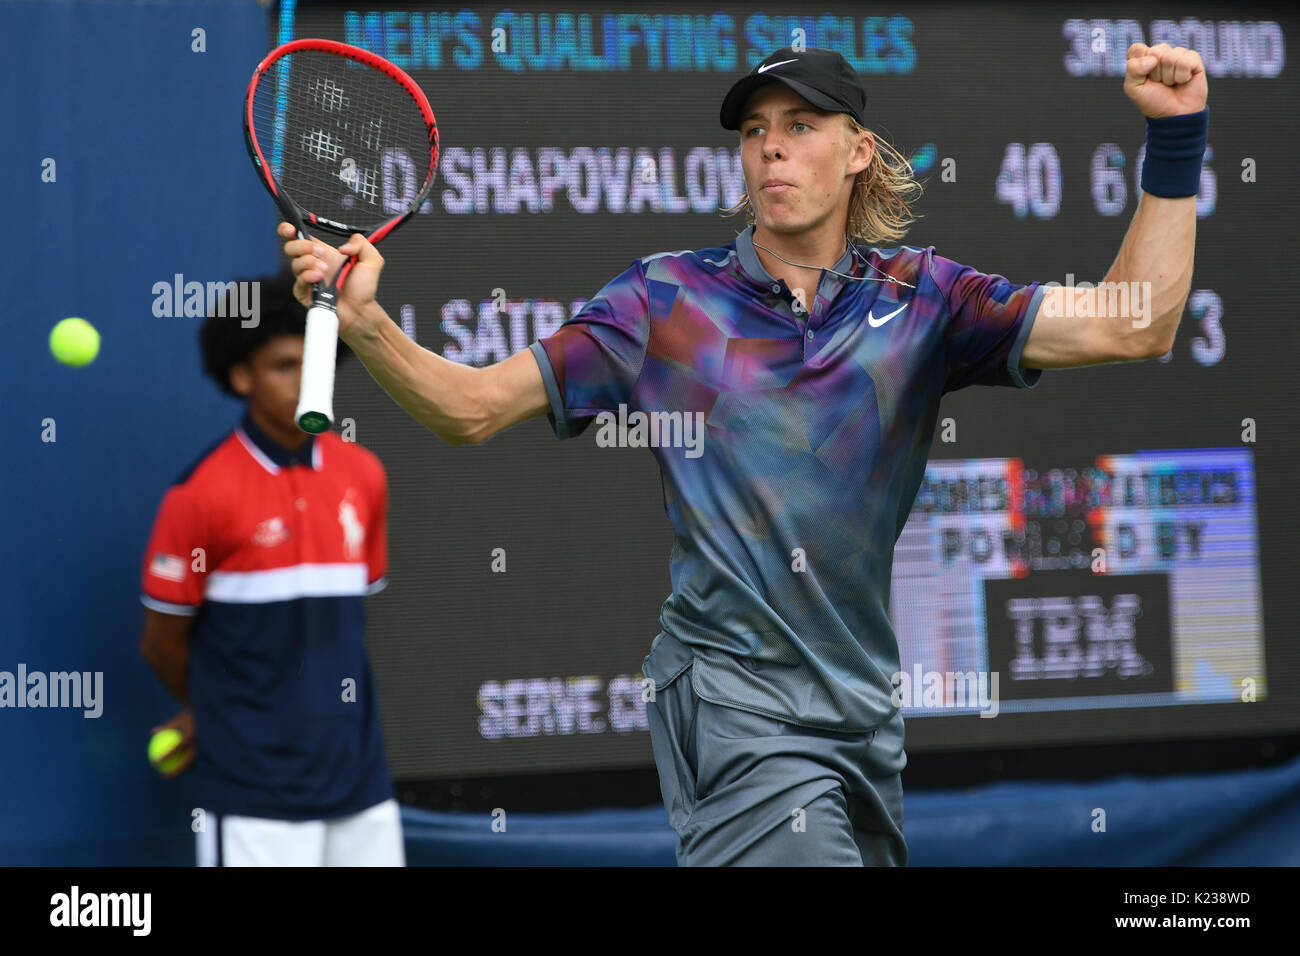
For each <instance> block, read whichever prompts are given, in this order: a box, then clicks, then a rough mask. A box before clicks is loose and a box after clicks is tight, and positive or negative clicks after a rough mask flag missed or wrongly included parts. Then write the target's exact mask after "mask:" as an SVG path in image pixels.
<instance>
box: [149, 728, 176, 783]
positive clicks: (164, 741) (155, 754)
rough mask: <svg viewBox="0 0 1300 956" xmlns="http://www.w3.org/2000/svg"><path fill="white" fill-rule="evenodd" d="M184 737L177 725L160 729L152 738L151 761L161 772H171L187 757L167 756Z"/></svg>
mask: <svg viewBox="0 0 1300 956" xmlns="http://www.w3.org/2000/svg"><path fill="white" fill-rule="evenodd" d="M184 739H185V737H184V735H182V734H181V732H180V731H179V730H177V729H176V728H175V727H168V728H166V729H165V730H160V731H158V733H156V734H154V735H153V737H152V738H150V740H149V762H150V763H151V764H153V765H154V767H155V768H156V769H157V770H158V772H159V773H171V772H172V771H173V770H175V769H176V768H177V767H179V766H180V765H181V764H182V763H183V762H184V760H185V758H184V757H183V756H180V757H171V758H167V755H168V754H169V753H171V752H172V751H173V750H175V749H176V747H177V746H178V745H179V744H180V742H181V741H182V740H184ZM164 758H167V759H164Z"/></svg>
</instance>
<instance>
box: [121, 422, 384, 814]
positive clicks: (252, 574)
mask: <svg viewBox="0 0 1300 956" xmlns="http://www.w3.org/2000/svg"><path fill="white" fill-rule="evenodd" d="M387 495H388V488H387V477H386V475H385V473H384V468H383V465H381V464H380V462H379V459H378V458H376V457H375V456H374V455H373V454H372V453H370V452H369V451H367V450H366V449H364V448H362V447H360V446H358V445H356V444H353V443H350V442H345V441H343V439H342V438H340V437H339V436H338V435H336V434H334V433H332V432H327V433H325V434H323V435H318V436H315V437H314V438H312V439H309V440H308V441H307V442H306V444H304V445H303V447H302V448H301V449H299V450H298V451H297V452H295V453H290V452H289V451H287V450H286V449H285V448H283V447H282V446H280V445H279V444H278V443H277V442H275V441H274V440H273V439H272V438H271V437H270V436H268V435H267V434H266V433H265V432H263V431H262V429H260V428H258V426H257V425H256V423H255V422H253V420H252V418H251V417H250V416H249V415H248V414H245V415H244V418H243V420H242V421H241V422H240V424H239V425H238V427H236V428H235V429H234V431H233V432H231V433H230V434H229V435H228V436H227V437H226V438H224V439H223V440H221V441H220V442H219V443H218V444H217V445H216V446H215V447H214V448H213V449H211V450H210V451H209V452H208V453H206V454H205V455H204V456H203V457H202V458H201V459H200V460H199V461H198V463H197V464H195V465H194V466H193V467H191V468H190V469H189V470H188V471H187V472H186V473H185V474H184V475H183V476H182V477H181V478H180V479H179V480H178V481H176V482H175V483H174V484H173V485H172V486H171V487H170V488H169V489H168V490H167V492H166V494H165V495H164V496H163V501H162V506H161V507H160V509H159V512H158V517H157V519H156V521H155V523H154V528H153V534H152V535H151V537H150V540H149V547H148V551H147V552H146V554H145V558H144V570H143V584H142V590H143V596H142V598H141V600H142V601H143V603H144V604H145V606H146V607H149V608H152V609H154V610H155V611H160V612H162V613H164V614H185V615H194V616H195V618H196V620H195V623H194V627H193V629H192V631H191V637H190V670H189V688H188V689H189V698H190V706H191V708H192V709H193V712H194V718H195V731H196V734H197V737H198V757H197V759H196V761H195V767H194V772H195V774H196V776H197V777H198V778H199V782H198V785H199V794H200V799H201V800H202V801H203V803H204V806H205V809H208V810H209V811H212V812H216V813H223V814H237V815H244V816H256V817H267V818H273V819H282V820H311V819H327V818H330V817H338V816H344V815H347V814H351V813H357V812H359V811H361V810H364V809H366V808H367V807H371V806H373V805H375V804H376V803H380V802H382V801H384V800H387V799H389V798H390V797H392V795H393V792H392V783H391V780H390V778H389V774H388V764H387V760H386V758H385V755H384V743H383V733H382V728H381V726H380V721H379V708H378V706H377V702H376V699H375V686H374V681H373V679H372V677H371V672H370V662H369V659H368V658H367V656H366V651H365V596H366V595H368V594H373V593H375V592H376V591H379V590H381V589H382V588H383V586H384V584H385V577H384V575H385V573H386V570H387V533H386V529H385V524H386V516H387V505H388V499H387Z"/></svg>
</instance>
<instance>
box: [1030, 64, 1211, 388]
mask: <svg viewBox="0 0 1300 956" xmlns="http://www.w3.org/2000/svg"><path fill="white" fill-rule="evenodd" d="M1124 91H1125V92H1126V93H1127V94H1128V96H1129V98H1130V99H1132V100H1133V101H1134V102H1135V103H1137V105H1138V107H1139V108H1140V109H1141V110H1142V112H1143V114H1145V115H1146V116H1147V118H1148V120H1149V122H1148V132H1147V158H1146V163H1145V165H1144V167H1143V170H1142V193H1141V198H1140V199H1139V201H1138V207H1137V212H1136V213H1134V215H1133V222H1132V223H1131V224H1130V226H1129V230H1128V233H1127V234H1126V235H1125V236H1124V242H1123V244H1122V245H1121V246H1120V250H1119V254H1118V255H1117V256H1116V257H1115V262H1114V264H1113V265H1112V266H1111V267H1110V271H1109V272H1107V273H1106V277H1105V279H1104V280H1103V281H1102V283H1101V285H1100V286H1096V287H1091V288H1084V287H1079V286H1067V287H1062V286H1052V287H1049V288H1048V289H1047V290H1046V291H1045V292H1044V294H1043V299H1042V301H1041V302H1040V303H1039V307H1038V314H1037V316H1036V317H1035V319H1034V325H1033V328H1032V329H1031V331H1030V333H1029V339H1028V341H1027V342H1026V343H1025V349H1024V352H1023V353H1022V357H1021V364H1022V365H1024V366H1025V367H1027V368H1070V367H1074V366H1080V365H1095V364H1099V363H1102V362H1118V361H1131V360H1134V359H1146V358H1155V357H1156V356H1159V355H1163V354H1164V353H1165V352H1168V351H1169V349H1171V348H1172V347H1173V342H1174V336H1175V334H1176V333H1177V331H1178V322H1179V319H1180V318H1181V317H1182V314H1183V307H1184V305H1186V303H1187V296H1188V293H1189V292H1190V291H1191V283H1192V263H1193V259H1194V252H1195V246H1196V198H1195V196H1196V187H1197V182H1198V180H1199V178H1200V169H1201V155H1202V153H1203V152H1204V149H1205V128H1206V121H1207V115H1208V114H1207V112H1206V107H1205V103H1206V98H1207V96H1208V87H1207V84H1206V80H1205V68H1204V66H1203V65H1202V63H1201V58H1200V56H1199V55H1198V54H1197V53H1196V52H1195V51H1194V50H1186V49H1184V48H1183V47H1175V48H1173V49H1171V48H1170V47H1169V45H1168V44H1165V43H1162V44H1160V45H1159V46H1156V47H1151V48H1150V49H1148V48H1147V47H1146V46H1144V45H1143V44H1140V43H1135V44H1133V45H1132V46H1131V47H1129V50H1128V70H1127V73H1126V75H1125V79H1124Z"/></svg>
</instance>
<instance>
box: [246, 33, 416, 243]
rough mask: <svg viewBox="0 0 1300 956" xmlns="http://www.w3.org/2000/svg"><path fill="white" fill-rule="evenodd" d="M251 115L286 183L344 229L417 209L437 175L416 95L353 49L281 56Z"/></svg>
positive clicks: (297, 198) (294, 195)
mask: <svg viewBox="0 0 1300 956" xmlns="http://www.w3.org/2000/svg"><path fill="white" fill-rule="evenodd" d="M252 123H253V133H254V136H255V137H256V139H257V141H258V144H259V145H260V147H261V149H262V152H263V155H264V156H265V158H266V160H267V162H268V163H269V166H270V170H271V175H272V176H273V178H274V179H275V181H276V183H277V184H278V186H279V188H280V189H282V190H284V192H285V193H286V194H287V195H288V196H289V197H290V198H291V199H293V201H294V202H296V203H297V204H298V205H299V206H301V207H302V208H304V209H306V210H309V211H310V212H312V213H314V214H315V215H316V216H317V217H318V218H319V219H324V220H330V221H332V224H333V225H332V226H331V223H325V225H326V227H327V228H331V231H335V232H339V233H341V234H347V233H351V232H363V233H368V232H370V231H371V230H372V229H374V228H375V227H376V226H377V225H379V224H380V223H382V222H384V221H387V220H389V219H391V218H392V217H393V216H401V215H405V214H406V213H407V212H410V211H412V206H413V205H414V204H415V203H416V202H417V201H419V198H420V197H421V195H422V192H423V189H424V186H425V184H426V182H427V181H428V179H429V178H430V177H431V176H432V175H433V161H432V159H431V150H430V143H429V128H428V126H427V125H426V123H425V119H424V114H423V113H422V112H421V110H420V108H419V106H418V105H417V104H416V102H415V100H414V99H413V98H412V97H411V95H410V94H409V93H408V92H407V91H406V88H405V87H404V86H402V85H401V84H400V83H398V82H397V81H396V80H394V79H392V78H390V77H389V76H387V75H386V74H384V73H382V72H380V71H379V70H377V69H374V68H372V67H369V66H365V65H363V64H360V63H357V62H355V61H353V60H349V59H347V58H346V57H341V56H336V55H334V54H331V53H324V52H317V51H310V50H301V51H297V52H294V53H291V54H288V55H286V56H283V57H281V58H280V59H278V60H276V61H275V62H274V63H273V64H272V65H271V67H270V68H269V69H268V70H267V71H266V73H265V74H264V75H263V76H262V78H261V80H260V81H259V83H258V87H257V89H256V91H255V94H254V98H253V106H252ZM340 225H341V226H343V227H344V228H342V229H340V228H338V226H340Z"/></svg>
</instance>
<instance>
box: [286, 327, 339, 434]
mask: <svg viewBox="0 0 1300 956" xmlns="http://www.w3.org/2000/svg"><path fill="white" fill-rule="evenodd" d="M338 342H339V317H338V313H337V312H335V311H334V307H333V306H329V305H313V306H312V307H311V308H310V309H308V310H307V334H306V336H305V338H304V340H303V346H302V381H301V383H300V384H299V386H298V410H297V411H296V412H295V413H294V416H293V417H294V421H296V422H297V423H298V427H299V428H301V429H302V430H303V431H305V432H310V433H311V434H313V435H319V434H320V433H321V432H324V431H328V430H329V428H330V427H331V426H332V425H333V424H334V358H335V356H336V355H337V353H338Z"/></svg>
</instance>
